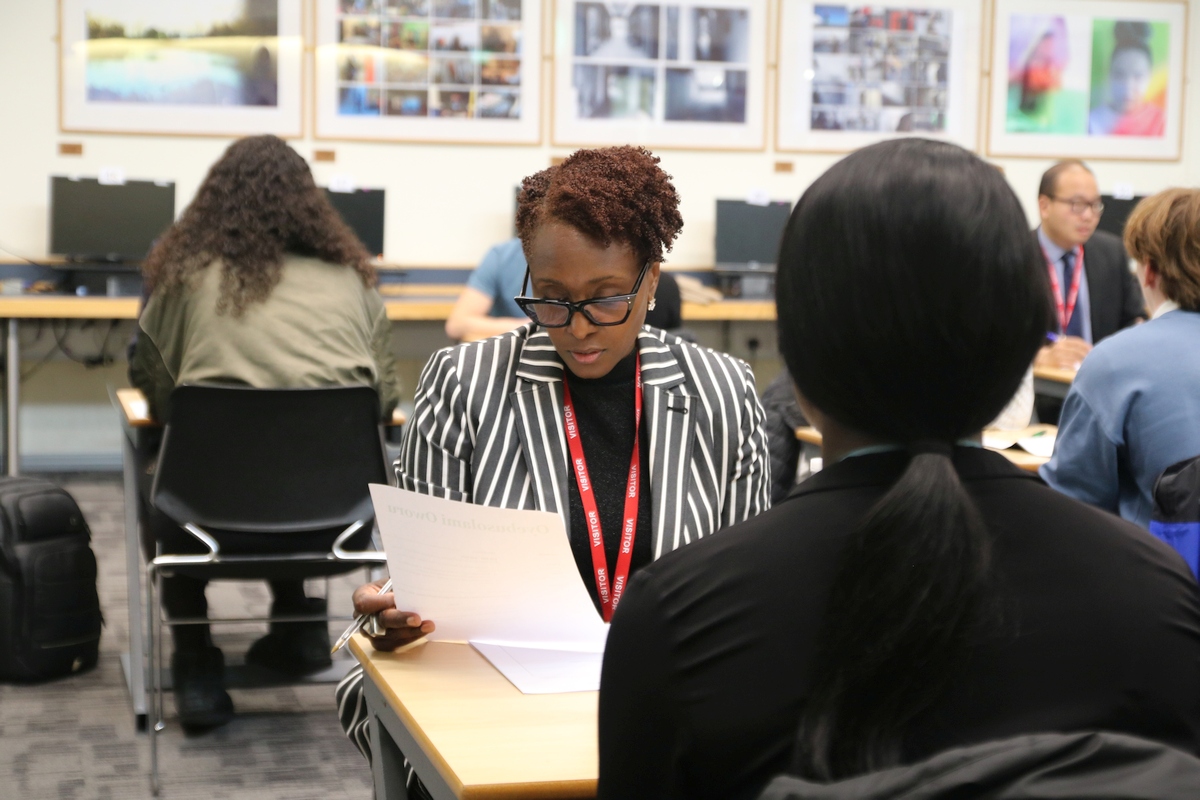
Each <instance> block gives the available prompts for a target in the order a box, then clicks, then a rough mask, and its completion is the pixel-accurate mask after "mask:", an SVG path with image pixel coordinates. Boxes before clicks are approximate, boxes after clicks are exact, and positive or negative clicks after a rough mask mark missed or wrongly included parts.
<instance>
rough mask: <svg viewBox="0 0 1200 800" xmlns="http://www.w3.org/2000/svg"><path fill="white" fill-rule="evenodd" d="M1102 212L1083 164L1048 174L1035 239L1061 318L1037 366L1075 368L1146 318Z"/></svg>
mask: <svg viewBox="0 0 1200 800" xmlns="http://www.w3.org/2000/svg"><path fill="white" fill-rule="evenodd" d="M1103 211H1104V204H1103V203H1102V202H1101V201H1100V190H1099V188H1098V187H1097V185H1096V177H1095V175H1093V174H1092V171H1091V170H1090V169H1089V168H1088V166H1087V165H1086V164H1084V163H1083V162H1082V161H1079V160H1078V159H1070V160H1066V161H1060V162H1058V163H1057V164H1055V165H1054V166H1052V167H1051V168H1050V169H1048V170H1046V173H1045V174H1044V175H1043V176H1042V183H1041V186H1040V187H1039V188H1038V213H1039V215H1040V217H1041V221H1042V224H1041V225H1040V226H1039V227H1038V229H1037V230H1036V231H1035V232H1034V235H1035V237H1036V239H1037V242H1038V245H1039V246H1040V248H1041V252H1042V255H1043V257H1044V258H1045V260H1046V270H1047V275H1048V277H1049V279H1050V291H1051V293H1052V294H1053V301H1054V302H1053V307H1054V309H1055V319H1054V320H1053V321H1052V323H1051V326H1050V331H1049V332H1048V336H1047V339H1048V341H1047V344H1046V346H1045V347H1043V348H1042V349H1041V352H1039V353H1038V356H1037V360H1036V361H1035V364H1036V366H1039V367H1059V368H1066V369H1076V368H1078V367H1079V364H1080V363H1081V362H1082V361H1083V358H1084V356H1086V355H1087V354H1088V352H1089V351H1090V350H1091V349H1092V345H1094V344H1096V343H1097V342H1099V341H1100V340H1101V339H1104V338H1105V337H1107V336H1111V335H1112V334H1114V333H1116V332H1117V331H1119V330H1121V329H1122V328H1127V327H1129V326H1130V325H1133V324H1134V323H1136V322H1140V321H1142V320H1143V319H1145V316H1146V309H1145V303H1144V300H1143V299H1142V294H1141V291H1140V290H1139V288H1138V283H1137V278H1136V277H1134V274H1133V272H1132V271H1131V270H1130V268H1129V257H1128V256H1127V255H1126V254H1125V248H1124V246H1122V244H1121V240H1120V239H1119V238H1117V237H1116V236H1113V235H1112V234H1110V233H1106V232H1104V231H1098V230H1096V226H1097V225H1099V223H1100V214H1101V213H1102V212H1103ZM1041 411H1042V409H1041V408H1040V407H1039V414H1041ZM1055 416H1056V415H1055ZM1042 421H1043V422H1047V421H1053V420H1046V419H1043V420H1042Z"/></svg>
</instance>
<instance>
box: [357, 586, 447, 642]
mask: <svg viewBox="0 0 1200 800" xmlns="http://www.w3.org/2000/svg"><path fill="white" fill-rule="evenodd" d="M383 583H384V581H383V580H378V581H375V582H374V583H368V584H365V585H363V586H360V587H358V588H357V589H355V590H354V613H355V614H356V615H358V614H377V615H378V617H379V621H380V623H381V624H382V625H383V627H385V628H387V633H386V634H385V635H383V636H376V637H368V638H370V639H371V644H372V645H373V646H374V647H375V649H376V650H395V649H396V648H397V647H403V646H404V645H406V644H410V643H411V642H414V641H416V640H417V639H420V638H421V637H422V636H424V635H426V634H428V633H433V631H434V624H433V621H432V620H428V619H427V620H422V619H421V617H420V616H419V615H417V614H414V613H412V612H411V611H398V610H396V597H395V595H393V594H392V593H391V592H387V593H386V594H380V593H379V590H380V589H381V588H382V587H383Z"/></svg>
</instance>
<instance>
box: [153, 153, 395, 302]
mask: <svg viewBox="0 0 1200 800" xmlns="http://www.w3.org/2000/svg"><path fill="white" fill-rule="evenodd" d="M285 253H293V254H295V255H302V256H313V257H316V258H319V259H321V260H323V261H327V262H329V263H331V264H343V265H345V266H346V267H347V268H350V269H353V270H355V271H356V272H357V273H358V274H359V275H360V276H361V277H362V281H363V285H365V286H374V285H375V269H374V268H373V267H372V266H371V264H370V263H369V260H370V255H368V253H367V251H366V249H365V248H364V247H363V245H362V243H361V242H360V241H359V240H358V237H356V236H355V235H354V231H352V230H351V229H350V227H349V226H347V225H346V223H345V222H343V221H342V218H341V217H340V216H339V215H338V213H337V211H336V210H334V208H333V206H332V205H330V203H329V200H328V199H327V198H326V197H325V193H324V192H322V191H321V190H320V189H318V188H317V185H316V183H314V182H313V177H312V172H310V171H309V169H308V164H306V163H305V161H304V159H303V158H301V157H300V154H299V153H297V152H296V151H295V150H293V149H292V148H291V147H289V146H288V145H287V143H286V142H284V141H283V140H282V139H280V138H278V137H277V136H251V137H248V138H245V139H239V140H238V141H236V142H234V143H233V144H231V145H230V146H229V149H228V150H226V151H225V154H224V155H223V156H221V158H220V160H218V161H217V163H215V164H213V165H212V168H211V169H210V170H209V171H208V176H207V177H206V178H205V179H204V183H202V184H201V185H200V188H199V190H197V192H196V197H195V199H194V200H192V203H191V205H189V206H188V207H187V209H186V210H185V211H184V212H183V214H182V215H181V216H180V217H179V220H178V221H177V222H176V223H175V224H174V225H172V226H171V228H170V229H169V230H168V231H167V232H166V233H165V234H164V235H163V237H162V238H161V239H160V240H159V241H158V243H157V244H156V245H155V246H154V248H153V249H152V250H151V251H150V254H149V255H148V256H146V261H145V263H144V264H143V265H142V272H143V275H144V277H145V280H146V283H147V286H148V288H149V289H150V291H173V290H175V289H179V288H183V287H186V286H188V285H190V284H191V282H192V280H193V279H194V278H195V277H196V276H197V275H199V274H200V273H201V272H202V271H203V270H205V269H206V268H207V267H209V266H210V265H211V264H212V263H213V262H214V261H216V260H218V259H220V261H221V264H222V267H221V270H222V271H221V297H220V300H218V302H217V313H219V314H224V313H229V314H230V315H232V316H234V317H239V316H241V315H242V313H243V312H244V311H245V310H246V308H247V307H248V306H250V305H251V304H253V303H259V302H262V301H263V300H266V299H267V297H268V296H270V294H271V291H272V290H273V289H274V288H275V286H276V284H278V283H279V280H280V278H281V277H282V275H283V256H284V254H285Z"/></svg>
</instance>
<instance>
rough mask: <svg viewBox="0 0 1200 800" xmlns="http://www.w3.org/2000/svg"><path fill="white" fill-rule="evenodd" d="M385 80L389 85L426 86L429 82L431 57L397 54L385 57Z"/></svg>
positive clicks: (418, 54) (417, 54)
mask: <svg viewBox="0 0 1200 800" xmlns="http://www.w3.org/2000/svg"><path fill="white" fill-rule="evenodd" d="M383 67H384V80H385V81H387V82H388V83H407V84H424V83H428V81H429V56H428V55H426V54H425V53H409V52H396V53H387V54H386V55H385V56H384V61H383Z"/></svg>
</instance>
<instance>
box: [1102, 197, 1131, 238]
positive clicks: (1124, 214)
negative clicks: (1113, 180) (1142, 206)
mask: <svg viewBox="0 0 1200 800" xmlns="http://www.w3.org/2000/svg"><path fill="white" fill-rule="evenodd" d="M1100 200H1101V202H1103V203H1104V213H1103V214H1101V215H1100V224H1099V225H1098V226H1096V227H1097V229H1098V230H1102V231H1108V232H1109V233H1111V234H1113V235H1115V236H1121V237H1123V236H1124V235H1125V220H1127V219H1129V215H1130V214H1132V213H1133V209H1134V207H1135V206H1136V205H1137V204H1138V203H1140V202H1142V200H1143V197H1130V198H1128V199H1122V200H1118V199H1117V198H1115V197H1113V196H1112V195H1111V194H1102V195H1100Z"/></svg>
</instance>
